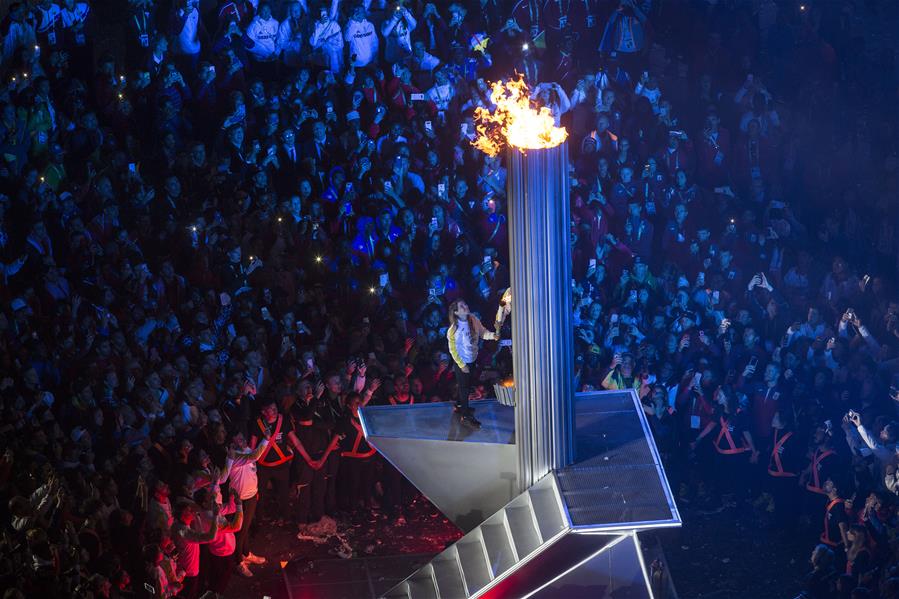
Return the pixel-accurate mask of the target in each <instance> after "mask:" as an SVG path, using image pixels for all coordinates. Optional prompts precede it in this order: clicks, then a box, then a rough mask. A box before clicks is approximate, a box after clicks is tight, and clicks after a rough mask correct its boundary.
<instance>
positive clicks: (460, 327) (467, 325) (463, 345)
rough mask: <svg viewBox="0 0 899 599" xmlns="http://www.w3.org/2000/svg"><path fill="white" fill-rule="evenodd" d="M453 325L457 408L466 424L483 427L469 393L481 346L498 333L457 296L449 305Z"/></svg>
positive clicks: (450, 338) (449, 335)
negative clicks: (475, 415)
mask: <svg viewBox="0 0 899 599" xmlns="http://www.w3.org/2000/svg"><path fill="white" fill-rule="evenodd" d="M449 322H450V326H449V328H448V329H447V330H446V341H447V345H448V346H449V351H450V355H451V356H452V357H453V373H454V374H455V377H456V384H457V392H458V397H457V399H456V411H457V412H458V413H459V415H460V416H461V418H462V424H465V425H466V426H469V427H471V428H480V427H481V423H480V422H478V420H477V419H476V418H475V417H474V412H473V410H472V409H471V408H470V407H469V406H468V395H469V391H470V390H471V384H470V383H471V381H472V380H477V379H476V378H474V377H473V375H472V370H473V369H474V366H475V362H477V359H478V346H479V345H480V342H481V339H496V333H494V332H492V331H489V330H487V327H485V326H484V325H483V324H481V321H480V320H478V318H477V316H475V315H474V314H472V313H471V312H469V311H468V304H467V303H465V300H463V299H457V300H455V301H454V302H453V303H451V304H450V306H449Z"/></svg>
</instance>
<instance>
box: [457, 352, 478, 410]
mask: <svg viewBox="0 0 899 599" xmlns="http://www.w3.org/2000/svg"><path fill="white" fill-rule="evenodd" d="M453 374H454V375H455V377H456V404H457V405H458V406H460V407H461V408H462V411H463V412H467V411H469V410H470V409H471V408H469V407H468V396H469V395H470V394H471V381H473V380H477V379H475V378H474V376H473V375H474V364H468V372H463V371H462V369H461V368H459V365H458V364H456V363H455V362H453Z"/></svg>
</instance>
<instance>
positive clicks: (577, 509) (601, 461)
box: [556, 389, 681, 530]
mask: <svg viewBox="0 0 899 599" xmlns="http://www.w3.org/2000/svg"><path fill="white" fill-rule="evenodd" d="M574 411H575V423H576V425H575V436H576V440H577V443H576V448H577V452H576V459H577V462H576V463H575V464H574V465H573V466H569V467H568V468H564V469H562V470H559V471H558V472H556V477H557V479H558V483H559V489H560V491H561V495H562V499H563V501H564V503H565V506H566V509H567V512H568V516H569V518H570V519H571V524H572V526H573V527H574V528H576V529H580V530H613V529H614V530H622V529H629V528H630V529H634V528H639V529H644V528H655V527H660V526H677V525H679V524H680V522H681V520H680V514H679V512H678V511H677V506H676V504H675V502H674V498H673V495H672V493H671V488H670V486H669V484H668V480H667V478H666V477H665V472H664V469H663V468H662V463H661V459H660V458H659V454H658V450H657V449H656V446H655V440H654V439H653V437H652V432H651V430H650V428H649V423H648V422H647V420H646V417H645V414H644V413H643V409H642V406H641V404H640V400H639V398H638V397H637V394H636V392H634V391H633V390H632V389H630V390H625V391H601V392H594V393H579V394H577V396H576V401H575V407H574Z"/></svg>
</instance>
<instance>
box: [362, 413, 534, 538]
mask: <svg viewBox="0 0 899 599" xmlns="http://www.w3.org/2000/svg"><path fill="white" fill-rule="evenodd" d="M471 405H472V407H473V408H474V409H475V411H476V413H477V416H478V419H479V420H480V421H481V424H482V426H481V428H480V430H472V429H470V428H468V427H465V426H462V424H461V423H460V422H459V418H458V416H457V415H455V414H454V413H453V406H452V404H451V403H430V404H415V405H412V406H368V407H365V408H363V409H362V410H360V420H361V421H362V425H363V428H364V430H365V436H366V439H367V440H368V442H369V443H371V445H372V446H373V447H374V448H376V449H377V450H378V452H379V453H380V454H381V455H383V456H384V457H385V458H386V459H387V460H388V461H389V462H390V463H391V464H393V465H394V467H396V468H397V469H398V470H399V471H400V472H402V473H403V475H404V476H405V477H406V478H407V479H408V480H409V482H411V483H412V484H413V485H415V487H416V488H417V489H418V490H419V491H421V493H422V494H423V495H424V496H425V497H427V498H428V499H429V500H430V501H431V502H432V503H433V504H434V505H435V506H437V508H438V509H439V510H440V511H441V512H442V513H443V514H444V515H445V516H446V517H447V518H449V519H450V520H451V521H452V522H453V523H454V524H455V525H456V526H458V527H459V528H460V529H462V530H463V531H469V530H471V529H473V528H474V527H476V526H477V525H478V524H480V523H481V522H483V521H484V519H485V518H487V517H488V516H489V515H490V514H492V513H494V512H495V511H497V510H498V509H500V508H501V507H502V506H503V505H505V504H506V503H507V502H508V501H509V500H510V499H512V497H514V496H515V495H516V494H517V493H518V484H517V471H516V457H515V456H516V454H515V445H514V441H515V431H514V420H513V418H514V415H513V408H511V407H509V406H503V405H500V404H499V403H497V402H496V401H493V400H488V401H475V402H471Z"/></svg>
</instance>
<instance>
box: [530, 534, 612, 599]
mask: <svg viewBox="0 0 899 599" xmlns="http://www.w3.org/2000/svg"><path fill="white" fill-rule="evenodd" d="M626 538H627V535H622V536H620V537H618V538H617V539H615V540H614V541H612V542H611V543H609V544H608V545H603V546H602V547H600V548H599V549H598V550H597V551H596V552H595V553H592V554H590V555H589V556H587V557H586V558H584V559H582V560H581V561H579V562H578V563H576V564H575V565H573V566H571V567H570V568H568V569H567V570H565V571H564V572H562V573H560V574H557V575H556V576H554V577H553V578H552V579H550V580H548V581H547V582H545V583H543V584H542V585H540V586H539V587H537V588H536V589H534V590H533V591H531V592H530V593H528V594H527V595H525V596H524V597H522V598H521V599H528V597H533V596H534V595H536V594H537V593H539V592H540V591H542V590H543V589H545V588H546V587H548V586H549V585H551V584H554V583H555V582H556V581H557V580H559V579H561V578H564V577H565V576H567V575H569V574H571V573H572V572H574V571H575V570H577V569H578V568H580V567H581V566H583V565H584V564H586V563H587V562H589V561H590V560H591V559H593V558H594V557H596V556H597V555H599V554H600V553H602V552H603V551H606V550H607V549H611V548H612V547H614V546H615V545H617V544H618V543H620V542H621V541H623V540H624V539H626Z"/></svg>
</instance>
